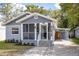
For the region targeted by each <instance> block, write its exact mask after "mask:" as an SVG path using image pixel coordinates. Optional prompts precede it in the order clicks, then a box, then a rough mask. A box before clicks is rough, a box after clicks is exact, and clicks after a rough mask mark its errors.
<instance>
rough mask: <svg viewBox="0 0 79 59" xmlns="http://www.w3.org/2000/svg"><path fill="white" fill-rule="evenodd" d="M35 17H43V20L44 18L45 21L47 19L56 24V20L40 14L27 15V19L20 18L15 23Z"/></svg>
mask: <svg viewBox="0 0 79 59" xmlns="http://www.w3.org/2000/svg"><path fill="white" fill-rule="evenodd" d="M35 15H37V16H40V17H43V18H45V19H49V20H51V21H54V22H56V20H55V19H52V18H50V17H47V16H44V15H42V14H39V13H32V14H31V15H28V16H27V17H23V18H21V19H19V20H17V21H16V23H20V22H22V21H24V20H26V19H28V18H30V17H32V16H35Z"/></svg>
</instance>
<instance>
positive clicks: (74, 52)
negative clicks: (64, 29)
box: [23, 41, 79, 56]
mask: <svg viewBox="0 0 79 59" xmlns="http://www.w3.org/2000/svg"><path fill="white" fill-rule="evenodd" d="M23 55H24V56H79V46H77V45H73V44H72V43H71V42H70V41H62V42H61V41H56V42H54V46H52V47H51V48H48V47H34V48H32V49H30V50H28V51H25V53H24V54H23Z"/></svg>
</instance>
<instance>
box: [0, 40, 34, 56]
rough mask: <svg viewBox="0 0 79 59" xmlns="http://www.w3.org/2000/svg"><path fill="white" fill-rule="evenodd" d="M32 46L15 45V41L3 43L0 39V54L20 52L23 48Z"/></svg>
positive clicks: (26, 48)
mask: <svg viewBox="0 0 79 59" xmlns="http://www.w3.org/2000/svg"><path fill="white" fill-rule="evenodd" d="M32 47H33V46H29V45H16V44H15V43H5V42H4V41H0V55H15V54H21V53H23V52H24V51H25V50H28V49H31V48H32Z"/></svg>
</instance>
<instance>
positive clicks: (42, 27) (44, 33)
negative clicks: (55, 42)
mask: <svg viewBox="0 0 79 59" xmlns="http://www.w3.org/2000/svg"><path fill="white" fill-rule="evenodd" d="M47 26H48V25H47V23H41V24H40V36H41V40H47V39H48V30H47V29H48V27H47Z"/></svg>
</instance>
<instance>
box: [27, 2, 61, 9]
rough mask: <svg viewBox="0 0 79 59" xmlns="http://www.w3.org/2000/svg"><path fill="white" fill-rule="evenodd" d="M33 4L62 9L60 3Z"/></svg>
mask: <svg viewBox="0 0 79 59" xmlns="http://www.w3.org/2000/svg"><path fill="white" fill-rule="evenodd" d="M32 4H34V5H37V6H40V7H44V8H45V9H53V10H56V9H61V8H60V6H59V4H58V3H32ZM26 5H27V4H26Z"/></svg>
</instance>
